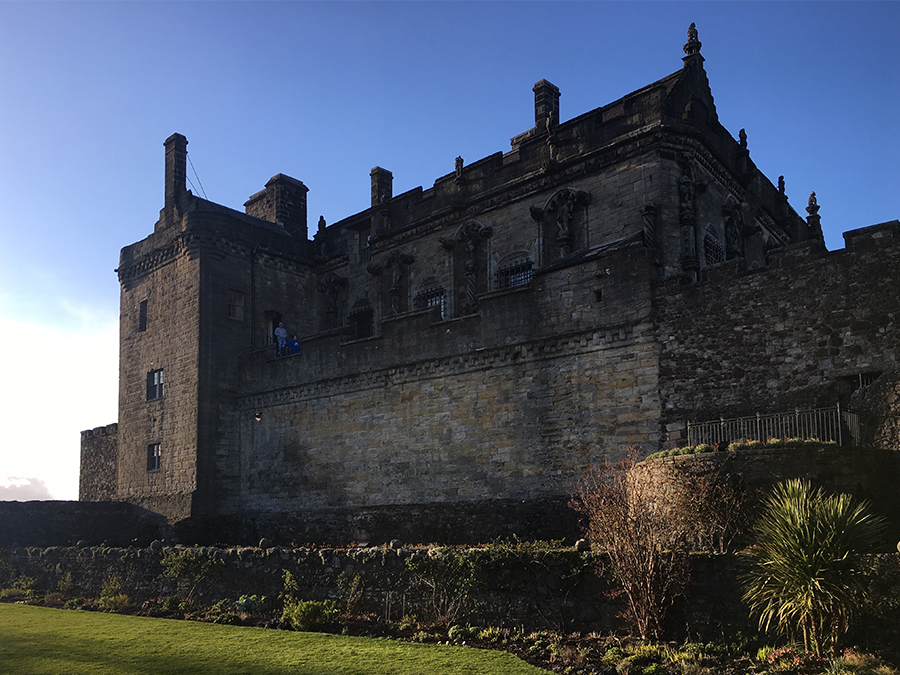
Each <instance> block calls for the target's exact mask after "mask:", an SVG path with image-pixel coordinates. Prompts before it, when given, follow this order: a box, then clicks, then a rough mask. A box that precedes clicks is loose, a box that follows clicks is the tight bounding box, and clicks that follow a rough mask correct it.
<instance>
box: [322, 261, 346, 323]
mask: <svg viewBox="0 0 900 675" xmlns="http://www.w3.org/2000/svg"><path fill="white" fill-rule="evenodd" d="M346 287H347V279H346V278H344V277H342V276H340V275H338V274H335V273H334V272H329V273H328V274H326V275H325V276H324V277H322V278H321V279H319V281H318V282H317V283H316V289H317V290H318V291H319V292H320V293H324V294H325V327H326V330H327V329H331V328H340V326H341V323H342V322H343V319H342V317H343V312H342V305H343V301H342V295H343V293H342V289H344V288H346Z"/></svg>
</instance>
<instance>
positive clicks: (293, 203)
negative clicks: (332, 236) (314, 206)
mask: <svg viewBox="0 0 900 675" xmlns="http://www.w3.org/2000/svg"><path fill="white" fill-rule="evenodd" d="M307 192H309V188H307V187H306V186H305V185H304V184H303V183H302V182H300V181H299V180H297V179H296V178H291V177H290V176H285V175H284V174H283V173H280V174H278V175H277V176H272V178H270V179H269V182H268V183H266V189H265V190H261V191H260V192H257V193H256V194H255V195H253V196H252V197H250V199H248V200H247V201H246V202H244V210H245V211H246V212H247V215H250V216H253V217H255V218H260V219H262V220H268V221H269V222H270V223H278V224H279V225H281V226H282V227H283V228H284V229H285V230H287V232H288V234H290V235H291V236H292V237H296V238H298V239H307V238H308V237H307V232H306V193H307Z"/></svg>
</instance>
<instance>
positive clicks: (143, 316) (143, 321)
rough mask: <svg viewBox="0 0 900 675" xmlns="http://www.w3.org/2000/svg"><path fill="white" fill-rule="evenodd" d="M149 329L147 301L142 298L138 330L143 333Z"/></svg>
mask: <svg viewBox="0 0 900 675" xmlns="http://www.w3.org/2000/svg"><path fill="white" fill-rule="evenodd" d="M145 330H147V301H146V300H141V306H140V307H139V308H138V332H139V333H143V332H144V331H145Z"/></svg>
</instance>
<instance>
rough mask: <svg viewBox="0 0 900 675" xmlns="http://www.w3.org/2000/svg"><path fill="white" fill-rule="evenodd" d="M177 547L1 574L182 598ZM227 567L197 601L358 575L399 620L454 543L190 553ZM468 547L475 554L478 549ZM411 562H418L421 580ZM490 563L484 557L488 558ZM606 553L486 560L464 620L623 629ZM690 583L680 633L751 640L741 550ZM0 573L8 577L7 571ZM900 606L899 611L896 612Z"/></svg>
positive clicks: (301, 591)
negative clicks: (289, 580) (174, 574)
mask: <svg viewBox="0 0 900 675" xmlns="http://www.w3.org/2000/svg"><path fill="white" fill-rule="evenodd" d="M179 550H181V549H177V548H166V549H162V550H153V549H150V548H143V549H138V548H129V549H115V548H100V547H84V548H76V547H50V548H17V549H0V567H2V568H4V569H5V572H6V574H7V579H0V582H3V581H9V576H10V575H25V576H29V577H33V578H35V579H36V580H37V586H38V588H41V589H47V590H54V589H56V588H58V585H59V582H60V581H61V580H62V579H64V578H65V577H66V575H71V577H70V580H71V582H72V583H73V585H74V593H76V594H80V595H85V596H92V597H96V596H99V595H100V591H101V589H102V588H103V585H104V584H105V583H106V582H107V580H108V579H109V578H110V577H112V576H118V577H120V578H121V579H122V581H123V582H124V584H125V587H126V589H127V592H128V594H129V595H130V597H131V599H132V601H133V602H135V603H141V602H143V601H144V600H147V599H150V598H164V597H166V596H169V595H179V596H181V597H185V595H186V594H187V592H188V590H189V588H188V584H185V583H184V582H182V586H181V587H179V582H178V581H176V580H173V579H168V578H165V577H163V576H162V573H163V569H164V568H163V566H162V564H161V562H160V561H161V560H162V558H163V557H164V556H165V555H166V554H167V553H170V552H176V551H179ZM189 550H192V551H195V552H200V553H202V554H203V555H205V556H209V557H212V558H216V559H218V560H221V561H222V565H221V566H220V567H219V572H220V573H219V574H217V575H216V576H214V577H213V578H211V579H209V580H208V581H205V582H203V583H202V584H200V585H199V586H198V587H197V588H196V589H195V594H196V597H198V598H199V599H200V600H202V601H203V602H205V603H209V604H212V603H214V602H216V601H217V600H220V599H222V598H231V599H237V598H239V597H240V596H241V595H254V594H255V595H267V596H269V597H271V598H277V596H278V594H279V593H280V592H281V591H282V590H283V576H282V575H283V571H284V570H287V571H289V572H291V574H292V575H293V576H294V578H295V580H296V581H297V584H298V597H301V598H304V599H308V600H324V599H329V598H330V599H339V598H346V597H347V591H348V588H349V586H350V584H351V582H353V581H354V580H355V581H356V582H357V584H358V588H360V589H361V596H360V598H359V604H358V606H357V611H362V612H370V613H372V614H374V615H376V616H378V617H381V618H384V619H386V620H391V621H399V620H401V619H402V618H403V617H404V616H405V615H408V614H409V615H417V616H418V617H419V618H420V619H427V616H428V615H429V613H430V611H431V607H430V605H429V601H430V598H432V594H431V591H430V589H428V588H426V587H425V586H423V585H421V584H420V583H417V580H419V581H421V578H422V574H423V573H424V574H425V576H426V578H427V571H428V567H429V566H428V564H427V563H428V562H429V561H430V562H432V563H434V562H439V561H440V559H441V556H442V555H447V552H448V551H454V552H457V553H459V552H463V553H465V552H466V550H465V549H447V548H443V549H441V548H436V547H432V548H399V549H391V548H388V547H376V548H350V549H329V548H322V549H310V548H297V549H289V548H282V547H274V548H270V549H259V548H230V549H218V548H211V547H207V548H200V547H198V548H194V549H189ZM470 551H471V549H470ZM870 559H871V564H872V566H873V569H875V570H876V571H877V573H876V577H875V583H876V586H877V588H876V589H875V592H876V593H877V594H878V595H879V597H881V598H896V599H898V600H900V555H898V554H882V555H878V556H871V558H870ZM410 561H413V562H414V563H415V562H418V563H422V562H424V563H426V564H424V565H420V568H421V569H420V574H419V575H417V574H416V573H415V572H414V571H413V570H412V569H411V567H415V566H416V565H415V564H413V565H410ZM482 561H484V558H482ZM601 565H602V558H601V556H599V555H598V554H596V553H592V552H578V551H575V550H573V549H558V550H550V551H536V552H528V553H524V552H519V553H511V554H508V555H506V556H503V555H501V556H495V557H494V558H493V559H492V560H491V561H490V562H488V563H484V562H482V565H481V571H480V575H481V576H480V579H481V582H482V583H481V584H479V586H478V590H477V591H475V592H473V593H472V597H471V598H470V599H471V609H472V611H471V612H470V613H469V614H468V615H466V616H465V617H462V616H461V617H459V621H460V622H468V623H471V624H474V625H493V626H507V627H519V628H524V629H526V630H536V629H543V628H551V629H555V630H563V631H569V632H573V631H582V632H590V631H596V632H606V631H610V632H611V631H621V630H623V628H624V627H623V625H622V622H621V619H619V618H617V614H618V613H619V612H620V611H621V609H622V607H621V605H620V604H618V601H617V600H615V599H613V598H611V597H610V596H609V591H610V589H611V585H610V580H609V575H608V574H599V575H598V574H597V571H598V569H599V570H600V571H601V572H602V567H600V566H601ZM690 565H691V584H690V587H689V589H688V591H687V593H686V594H685V596H684V597H681V598H679V599H678V600H677V601H676V603H675V605H674V606H673V607H672V609H671V610H670V612H669V615H668V617H667V622H666V623H667V627H668V631H669V634H670V635H672V636H679V635H681V636H690V637H691V638H692V639H696V638H697V637H698V636H701V637H704V638H705V639H714V638H720V637H722V636H723V635H725V636H729V635H734V634H735V632H737V631H742V632H745V633H747V634H752V633H753V632H754V631H755V629H756V623H755V621H752V620H751V619H750V617H749V615H748V611H747V607H746V606H745V605H744V604H743V602H742V600H741V589H740V584H739V582H738V579H739V577H740V574H741V571H742V561H741V559H740V557H739V556H734V555H691V556H690ZM0 571H3V570H0ZM452 579H453V577H452V575H449V576H446V577H444V581H443V585H442V590H445V591H447V590H449V591H452V589H453V587H452V583H453V581H452ZM896 604H897V603H896V602H894V605H895V606H896Z"/></svg>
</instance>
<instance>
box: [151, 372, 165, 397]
mask: <svg viewBox="0 0 900 675" xmlns="http://www.w3.org/2000/svg"><path fill="white" fill-rule="evenodd" d="M162 395H163V371H162V368H160V369H159V370H151V371H150V372H149V373H147V400H148V401H152V400H153V399H155V398H162Z"/></svg>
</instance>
